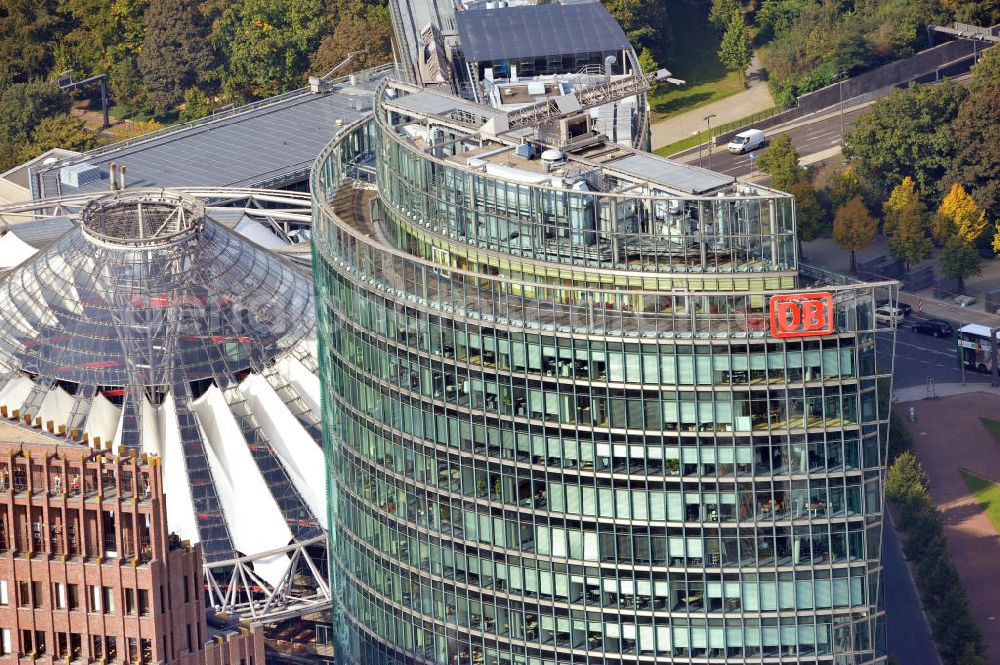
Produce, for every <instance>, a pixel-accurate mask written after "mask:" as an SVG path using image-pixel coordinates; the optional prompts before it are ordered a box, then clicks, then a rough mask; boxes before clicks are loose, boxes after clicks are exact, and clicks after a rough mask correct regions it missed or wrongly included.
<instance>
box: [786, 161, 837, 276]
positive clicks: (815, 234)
mask: <svg viewBox="0 0 1000 665" xmlns="http://www.w3.org/2000/svg"><path fill="white" fill-rule="evenodd" d="M788 192H789V194H791V195H792V196H794V197H795V230H796V237H797V238H798V241H799V258H800V259H802V258H804V252H803V251H802V243H803V242H812V241H813V240H816V239H817V238H822V237H823V236H825V235H826V234H827V233H829V231H830V228H829V225H828V224H827V216H826V210H824V209H823V206H821V205H820V203H819V199H817V198H816V190H815V189H813V186H812V185H811V184H810V183H809V182H808V181H806V180H800V181H799V182H796V183H794V184H792V186H791V187H789V188H788Z"/></svg>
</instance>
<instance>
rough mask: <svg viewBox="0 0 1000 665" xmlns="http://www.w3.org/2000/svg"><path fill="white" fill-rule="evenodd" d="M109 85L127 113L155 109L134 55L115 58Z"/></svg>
mask: <svg viewBox="0 0 1000 665" xmlns="http://www.w3.org/2000/svg"><path fill="white" fill-rule="evenodd" d="M108 87H109V88H111V98H112V99H114V101H115V104H117V105H118V106H120V107H121V108H122V109H123V110H124V111H125V115H134V114H140V113H146V112H149V111H152V110H153V104H152V102H150V101H149V95H148V94H147V93H146V86H145V85H143V83H142V72H140V71H139V64H138V62H136V57H135V56H134V55H129V56H125V57H122V58H120V59H118V60H115V61H114V62H112V63H111V67H110V68H109V69H108Z"/></svg>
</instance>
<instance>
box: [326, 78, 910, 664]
mask: <svg viewBox="0 0 1000 665" xmlns="http://www.w3.org/2000/svg"><path fill="white" fill-rule="evenodd" d="M505 120H506V118H503V117H499V116H498V114H497V112H496V111H495V110H493V109H490V108H487V107H480V106H477V105H475V104H471V103H469V102H466V101H464V100H461V99H457V98H455V97H451V96H448V95H444V94H438V93H435V92H433V91H430V90H420V89H417V88H413V87H411V86H407V85H404V84H399V83H393V82H389V83H387V84H385V85H383V86H382V87H381V88H380V90H379V92H378V93H377V96H376V100H375V108H374V113H373V115H372V116H371V117H370V118H369V119H367V120H365V121H363V122H360V123H357V124H354V125H352V126H348V127H345V128H344V130H343V131H342V132H341V133H340V134H339V135H338V137H337V138H336V139H335V140H334V141H333V143H331V145H330V146H329V147H328V149H327V150H326V151H325V152H324V154H323V155H322V156H321V157H320V159H319V161H318V162H317V165H316V168H315V170H314V174H313V182H312V191H313V196H314V206H315V236H314V238H315V280H316V289H317V294H318V304H319V315H320V336H321V350H320V356H321V365H322V368H321V371H322V379H323V382H324V386H325V395H324V404H323V406H324V411H325V414H324V421H325V434H326V445H327V454H328V459H329V466H330V485H329V487H330V506H331V508H330V510H331V516H330V517H331V519H330V524H331V537H332V538H333V544H332V547H331V558H332V564H331V565H332V568H333V576H334V580H335V582H334V584H335V597H336V601H335V610H334V611H335V613H336V617H335V623H336V625H337V626H338V627H339V630H340V634H339V644H340V648H339V656H340V657H341V659H342V660H343V662H345V663H364V664H366V665H367V664H372V665H374V664H379V665H381V664H382V663H439V664H442V665H445V664H446V665H458V664H461V665H554V664H555V663H560V664H562V663H605V664H608V665H612V664H614V665H617V664H618V663H649V664H652V663H724V662H725V663H736V662H739V663H743V662H747V663H757V662H769V663H837V664H847V663H850V664H857V663H869V662H878V661H879V660H880V655H879V652H880V646H879V641H880V638H879V621H880V610H879V594H880V589H879V580H880V565H881V564H880V555H881V551H880V550H881V547H880V542H881V525H882V487H881V480H882V477H883V474H884V457H885V434H886V426H887V416H888V411H887V409H885V407H884V406H880V404H879V401H878V399H877V394H876V384H877V383H878V382H880V381H882V382H885V383H888V382H889V380H890V375H889V372H890V370H891V367H884V368H883V367H881V366H880V365H878V364H877V363H876V344H875V339H876V330H875V323H874V321H873V316H872V313H873V305H874V289H875V288H891V285H889V284H879V285H872V284H858V283H850V282H847V281H840V282H838V280H837V279H835V278H834V277H833V276H827V278H826V279H825V281H823V282H820V283H817V282H816V279H817V278H818V277H819V276H818V275H811V276H810V278H809V279H806V278H805V277H804V275H803V274H801V273H800V267H799V266H798V265H797V257H796V241H795V223H794V205H793V199H792V198H791V197H789V196H788V195H786V194H783V193H781V192H776V191H772V190H769V189H767V188H763V187H759V186H754V185H749V184H743V183H736V182H734V181H733V180H732V179H731V178H729V177H727V176H723V175H720V174H716V173H712V172H709V171H705V170H703V169H699V168H695V167H691V166H686V165H683V164H678V163H675V162H670V161H667V160H664V159H660V158H657V157H653V156H651V155H648V154H643V153H640V152H636V151H633V150H629V149H627V148H622V147H620V146H617V145H614V144H611V143H609V142H607V141H606V140H604V139H603V137H601V136H598V135H596V134H595V133H594V132H592V131H590V129H589V124H588V116H587V114H586V113H585V112H584V113H581V114H577V115H574V114H572V113H569V114H563V115H562V116H560V117H557V118H556V119H554V120H553V121H552V122H550V123H547V124H545V125H542V126H527V127H526V126H520V127H515V128H513V129H512V128H510V127H509V124H510V123H506V122H505ZM888 334H890V335H891V332H889V333H888Z"/></svg>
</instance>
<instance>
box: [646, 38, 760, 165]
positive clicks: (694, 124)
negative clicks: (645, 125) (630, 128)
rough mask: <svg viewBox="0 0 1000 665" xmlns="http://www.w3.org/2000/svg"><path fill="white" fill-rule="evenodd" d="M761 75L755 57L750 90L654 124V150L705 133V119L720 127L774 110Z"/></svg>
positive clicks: (755, 56)
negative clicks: (707, 118) (707, 117)
mask: <svg viewBox="0 0 1000 665" xmlns="http://www.w3.org/2000/svg"><path fill="white" fill-rule="evenodd" d="M760 71H761V70H760V65H759V63H758V61H757V55H756V54H754V62H753V64H751V65H750V70H749V72H748V74H747V83H748V84H749V86H750V87H749V88H747V89H746V90H744V91H743V92H738V93H736V94H735V95H730V96H729V97H726V98H725V99H720V100H719V101H716V102H712V103H711V104H706V105H705V106H699V107H698V108H696V109H692V110H691V111H687V112H686V113H679V114H677V115H674V116H670V117H668V118H664V119H663V120H660V121H659V122H656V123H654V124H653V125H652V126H651V127H650V137H651V139H652V144H653V150H656V149H657V148H660V147H662V146H665V145H668V144H670V143H674V142H675V141H680V140H681V139H686V138H688V137H689V136H691V135H692V134H694V133H696V132H703V131H705V130H706V129H707V128H708V123H706V122H705V116H708V115H711V114H713V113H714V114H715V116H716V117H714V118H712V127H718V126H719V125H724V124H726V123H727V122H735V121H736V120H742V119H743V118H745V117H747V116H749V115H753V114H754V113H760V112H761V111H764V110H766V109H769V108H771V107H772V106H774V100H773V99H771V91H770V90H769V89H768V87H767V81H766V80H764V78H763V76H762V75H761V74H760ZM706 138H707V135H706Z"/></svg>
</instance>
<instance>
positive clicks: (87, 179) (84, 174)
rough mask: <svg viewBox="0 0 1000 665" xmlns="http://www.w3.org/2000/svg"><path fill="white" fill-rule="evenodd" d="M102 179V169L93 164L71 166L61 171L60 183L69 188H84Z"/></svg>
mask: <svg viewBox="0 0 1000 665" xmlns="http://www.w3.org/2000/svg"><path fill="white" fill-rule="evenodd" d="M100 179H101V169H100V168H99V167H97V166H94V165H93V164H87V163H83V164H71V165H70V166H64V167H62V168H61V169H59V182H60V183H62V184H63V185H67V186H69V187H83V186H84V185H87V184H90V183H92V182H97V181H98V180H100Z"/></svg>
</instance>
